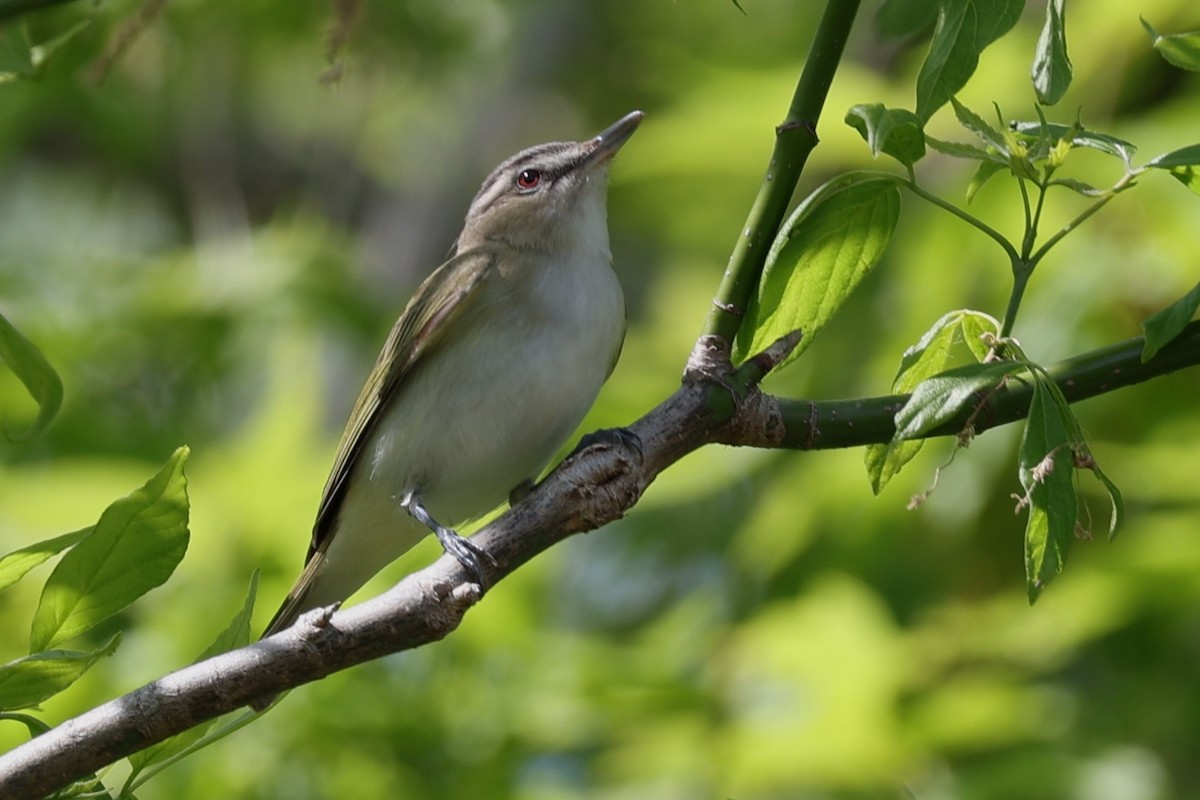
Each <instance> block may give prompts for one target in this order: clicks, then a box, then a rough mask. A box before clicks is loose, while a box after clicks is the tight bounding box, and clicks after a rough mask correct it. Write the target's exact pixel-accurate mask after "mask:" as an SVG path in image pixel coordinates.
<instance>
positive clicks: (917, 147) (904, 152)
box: [846, 103, 925, 167]
mask: <svg viewBox="0 0 1200 800" xmlns="http://www.w3.org/2000/svg"><path fill="white" fill-rule="evenodd" d="M846 124H847V125H850V126H851V127H852V128H854V129H855V130H856V131H858V132H859V133H860V134H862V137H863V138H864V139H866V141H867V145H868V146H870V148H871V155H873V156H875V157H876V158H878V157H879V154H880V153H887V154H888V155H889V156H891V157H892V158H894V159H896V160H897V161H899V162H900V163H901V164H903V165H905V166H906V167H911V166H912V165H913V164H915V163H917V162H918V161H920V160H921V159H922V158H924V157H925V134H924V131H923V130H922V129H921V120H920V118H919V117H918V116H917V115H916V114H914V113H913V112H911V111H908V110H907V109H903V108H887V107H886V106H884V105H881V104H879V103H871V104H864V105H857V106H854V107H852V108H851V109H850V110H849V111H847V112H846Z"/></svg>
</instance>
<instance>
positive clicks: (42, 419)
mask: <svg viewBox="0 0 1200 800" xmlns="http://www.w3.org/2000/svg"><path fill="white" fill-rule="evenodd" d="M0 361H3V362H4V363H5V364H7V365H8V368H9V369H11V370H12V371H13V374H14V375H16V376H17V379H18V380H19V381H21V383H22V384H24V385H25V390H26V391H28V392H29V395H30V396H31V397H32V398H33V399H34V400H36V401H37V404H38V415H37V419H36V420H34V422H33V425H32V426H31V427H30V428H29V430H28V431H26V432H25V433H23V434H20V435H14V434H12V433H10V432H9V431H8V427H7V425H6V426H5V430H4V435H5V437H6V438H8V440H9V441H14V440H23V439H29V438H32V437H33V436H36V435H37V434H39V433H41V432H42V431H43V430H45V429H46V426H47V425H49V424H50V421H51V420H52V419H54V415H55V414H57V413H58V409H59V408H60V407H61V406H62V398H63V385H62V380H61V379H60V378H59V377H58V373H57V372H55V371H54V367H52V366H50V362H49V361H47V360H46V357H45V356H43V355H42V351H41V350H38V349H37V347H36V346H35V345H34V344H33V342H31V341H29V340H28V339H26V338H25V337H24V336H22V335H21V333H20V331H18V330H17V329H16V328H14V327H13V326H12V325H11V324H9V321H8V320H7V319H5V318H4V315H3V314H0Z"/></svg>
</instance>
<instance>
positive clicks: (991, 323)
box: [959, 310, 1000, 362]
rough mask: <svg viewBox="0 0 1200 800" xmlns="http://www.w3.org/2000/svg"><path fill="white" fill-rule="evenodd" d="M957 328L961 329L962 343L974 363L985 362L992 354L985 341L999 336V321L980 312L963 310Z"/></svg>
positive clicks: (989, 346)
mask: <svg viewBox="0 0 1200 800" xmlns="http://www.w3.org/2000/svg"><path fill="white" fill-rule="evenodd" d="M959 326H960V327H961V328H962V338H963V343H964V344H966V346H967V349H968V350H970V351H971V355H972V356H973V357H974V358H975V360H976V361H980V362H982V361H985V360H986V359H987V357H988V356H989V355H991V352H992V347H991V345H990V344H988V341H987V340H989V339H992V338H994V337H996V336H999V335H1000V321H999V320H997V319H996V318H995V317H993V316H992V315H991V314H984V313H983V312H982V311H970V310H965V311H963V317H962V320H961V321H960V322H959Z"/></svg>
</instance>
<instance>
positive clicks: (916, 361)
mask: <svg viewBox="0 0 1200 800" xmlns="http://www.w3.org/2000/svg"><path fill="white" fill-rule="evenodd" d="M977 317H985V318H987V319H991V318H990V317H987V315H986V314H979V312H976V311H967V310H960V311H951V312H950V313H949V314H946V315H944V316H943V317H942V318H941V319H939V320H938V321H937V322H935V323H934V324H933V327H931V328H930V329H929V330H928V331H926V332H925V335H923V336H922V337H921V340H920V341H919V342H917V343H916V344H915V345H913V346H912V347H910V348H908V349H907V350H905V351H904V355H903V356H901V358H900V369H899V370H898V371H897V373H896V377H895V379H894V380H893V381H892V391H893V392H895V393H896V394H906V393H908V392H911V391H912V390H913V389H914V388H915V387H916V386H917V385H918V384H920V383H921V381H923V380H925V379H926V378H929V377H930V376H933V375H936V374H937V373H939V372H941V371H942V370H944V369H945V368H946V364H947V363H949V361H950V358H951V356H952V354H953V351H954V346H955V345H956V344H958V343H959V341H960V335H964V334H965V331H964V328H963V323H964V321H965V320H966V319H968V318H971V319H975V318H977ZM992 322H995V321H994V320H992ZM995 330H999V326H998V325H996V326H995V327H994V329H993V332H994V331H995ZM924 443H925V442H924V440H921V439H912V440H901V439H899V438H893V439H892V441H891V442H889V443H888V444H886V445H882V444H878V445H870V446H869V447H867V449H866V454H865V456H864V458H865V461H866V467H867V477H868V478H869V479H870V481H871V490H872V491H873V492H874V493H875V494H879V492H880V491H882V490H883V487H884V486H886V485H887V483H888V481H890V480H891V479H892V478H893V477H894V476H895V475H896V474H897V473H899V472H900V470H901V469H902V468H903V467H904V465H905V464H907V463H908V462H909V461H912V460H913V458H915V457H916V455H917V453H919V452H920V450H921V447H922V446H923V445H924Z"/></svg>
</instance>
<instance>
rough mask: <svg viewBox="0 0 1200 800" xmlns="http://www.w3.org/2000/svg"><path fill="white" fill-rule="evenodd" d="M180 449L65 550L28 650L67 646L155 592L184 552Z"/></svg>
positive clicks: (184, 450) (36, 614)
mask: <svg viewBox="0 0 1200 800" xmlns="http://www.w3.org/2000/svg"><path fill="white" fill-rule="evenodd" d="M187 454H188V449H187V448H186V447H181V448H179V449H178V450H176V451H175V452H174V453H173V454H172V455H171V458H170V459H168V460H167V463H166V464H165V465H164V466H163V468H162V470H161V471H159V473H158V474H157V475H155V476H154V477H153V478H151V479H150V480H149V481H148V482H147V483H146V485H145V486H143V487H142V488H140V489H138V490H137V491H135V492H133V493H132V494H130V495H128V496H126V497H123V498H121V499H120V500H117V501H116V502H114V503H113V504H112V505H110V506H109V507H108V508H107V509H105V511H104V513H103V514H102V515H101V516H100V519H99V521H98V522H97V523H96V528H95V530H94V531H93V532H92V534H91V535H90V536H88V537H87V538H85V539H84V540H83V541H81V542H80V543H79V544H77V545H76V546H75V547H74V548H72V549H71V551H70V552H68V553H67V554H66V555H65V556H63V558H62V560H61V561H60V562H59V563H58V566H57V567H55V569H54V572H53V573H51V575H50V579H49V580H47V581H46V585H45V587H44V588H43V589H42V598H41V602H39V603H38V607H37V611H36V612H34V617H33V627H32V631H31V633H30V650H31V652H36V651H38V650H46V649H48V648H50V647H53V646H54V645H56V644H58V643H59V642H64V641H66V640H68V639H71V638H73V637H75V636H78V635H79V634H81V633H83V632H84V631H86V630H88V629H89V628H91V627H92V626H94V625H97V624H98V623H100V622H102V621H104V620H105V619H108V618H109V617H110V616H112V615H113V614H116V613H117V612H118V611H120V610H121V609H123V608H124V607H125V606H127V605H129V604H130V603H132V602H133V601H134V600H136V599H137V598H139V597H141V596H142V595H143V594H145V593H146V592H148V591H150V590H151V589H153V588H154V587H156V586H159V585H161V584H162V583H163V582H164V581H166V579H167V578H169V577H170V576H171V573H172V572H174V570H175V567H176V566H178V564H179V562H180V560H181V559H182V558H183V554H184V552H185V551H186V550H187V544H188V501H187V479H186V478H185V477H184V474H183V464H184V461H185V460H186V459H187Z"/></svg>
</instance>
